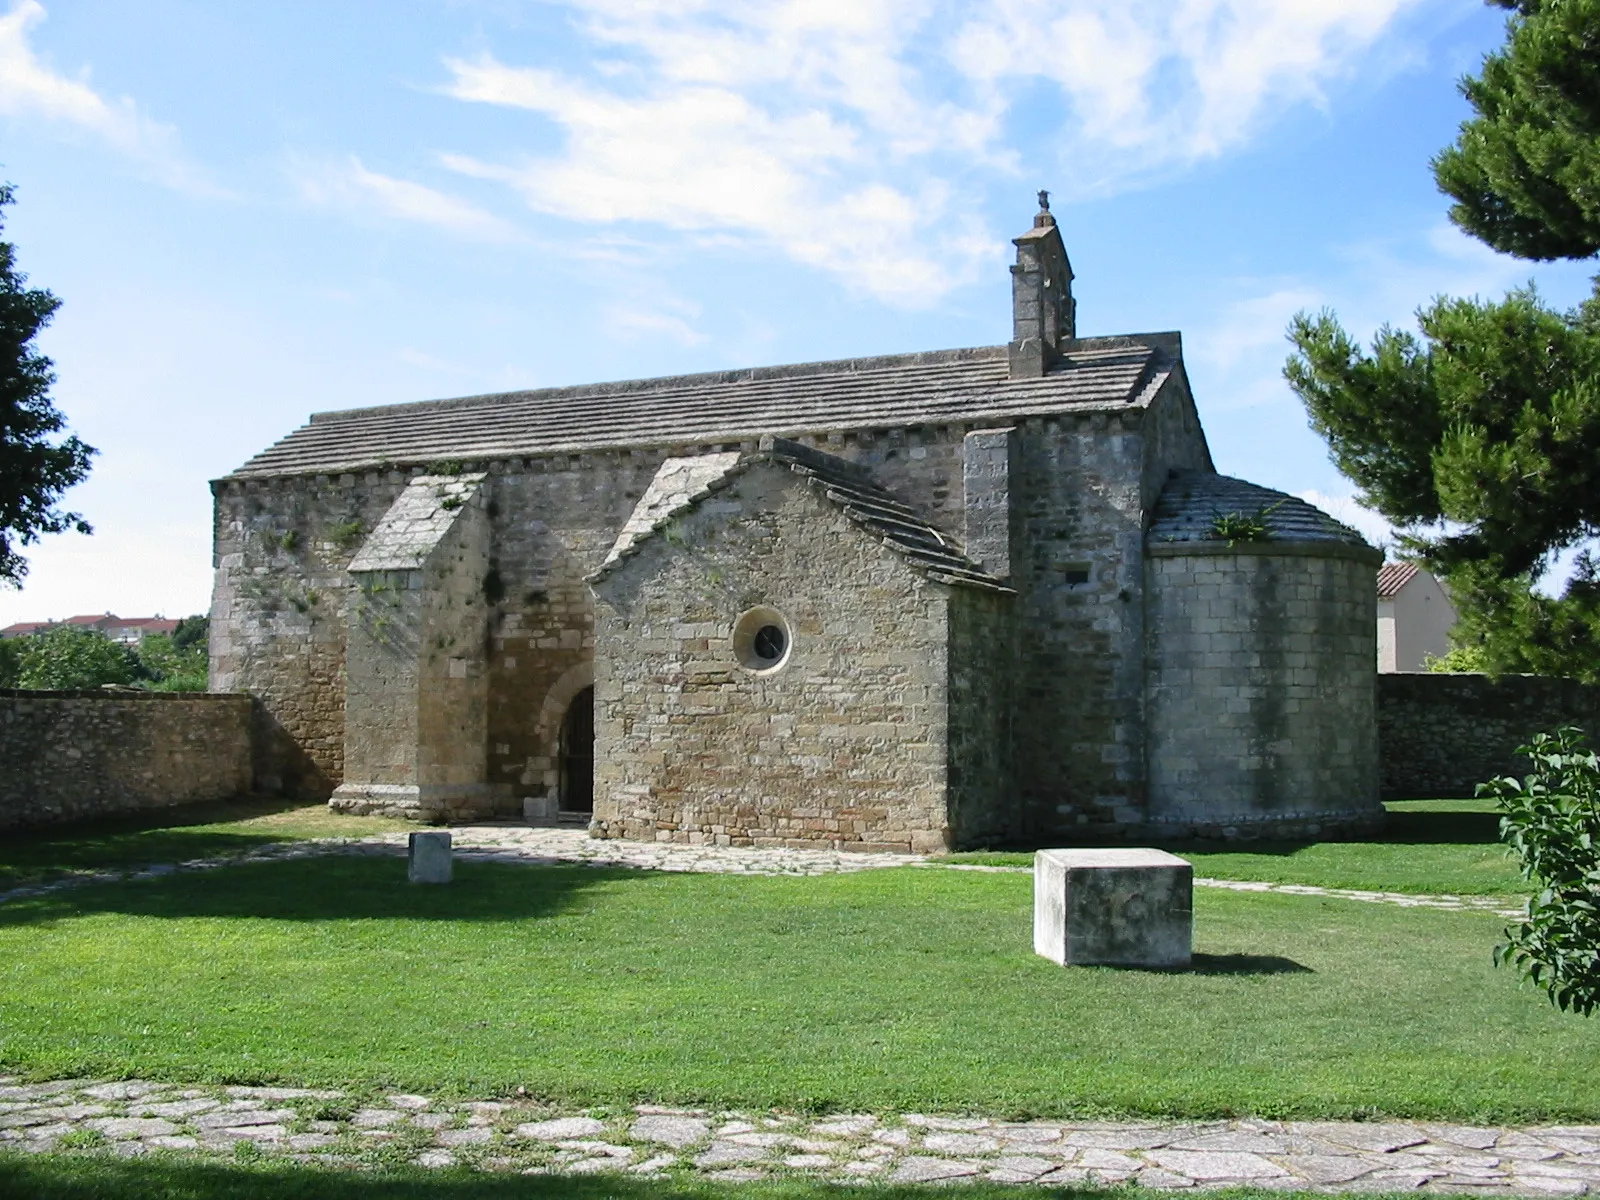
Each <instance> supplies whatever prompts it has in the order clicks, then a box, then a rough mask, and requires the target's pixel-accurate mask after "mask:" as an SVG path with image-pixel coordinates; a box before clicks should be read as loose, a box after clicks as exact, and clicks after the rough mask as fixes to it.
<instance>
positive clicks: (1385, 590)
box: [1378, 562, 1418, 600]
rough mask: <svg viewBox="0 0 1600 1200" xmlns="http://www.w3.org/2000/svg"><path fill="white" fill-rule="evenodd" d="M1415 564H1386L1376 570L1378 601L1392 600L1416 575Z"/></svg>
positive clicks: (1416, 568)
mask: <svg viewBox="0 0 1600 1200" xmlns="http://www.w3.org/2000/svg"><path fill="white" fill-rule="evenodd" d="M1417 570H1418V567H1417V564H1416V563H1408V562H1386V563H1384V564H1383V566H1381V567H1379V568H1378V599H1379V600H1393V599H1394V598H1395V597H1396V596H1398V595H1399V594H1400V589H1401V588H1403V587H1405V585H1406V584H1408V583H1410V582H1411V580H1412V579H1413V578H1415V576H1416V574H1417Z"/></svg>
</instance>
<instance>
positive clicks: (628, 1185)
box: [0, 1154, 1112, 1200]
mask: <svg viewBox="0 0 1600 1200" xmlns="http://www.w3.org/2000/svg"><path fill="white" fill-rule="evenodd" d="M864 1191H865V1192H866V1193H867V1194H869V1195H871V1196H874V1197H878V1198H880V1200H914V1198H915V1200H924V1198H925V1197H926V1196H927V1195H928V1191H927V1189H926V1188H925V1187H915V1186H911V1187H892V1186H890V1187H873V1188H862V1187H861V1186H859V1185H852V1186H845V1185H840V1184H829V1183H825V1182H823V1181H821V1180H802V1179H796V1180H784V1181H778V1182H768V1183H740V1184H729V1183H718V1182H714V1181H711V1180H700V1179H673V1178H667V1179H637V1178H629V1177H627V1176H616V1175H610V1176H604V1177H598V1176H582V1175H510V1176H505V1175H500V1176H496V1175H484V1174H481V1173H478V1174H473V1173H468V1172H466V1171H460V1170H448V1171H422V1170H414V1171H404V1172H393V1173H382V1174H368V1173H364V1172H363V1173H356V1172H349V1171H338V1172H335V1171H330V1170H328V1169H326V1168H323V1169H317V1168H313V1167H299V1166H279V1165H275V1164H274V1165H270V1166H267V1165H262V1166H255V1167H251V1166H234V1165H229V1164H225V1163H217V1162H204V1161H193V1160H189V1161H186V1160H183V1159H179V1158H164V1157H163V1158H158V1159H149V1158H146V1159H141V1160H136V1161H128V1160H119V1159H112V1158H109V1157H103V1156H100V1155H77V1154H75V1155H62V1154H57V1155H49V1156H43V1155H41V1156H39V1157H37V1158H22V1157H20V1156H17V1157H10V1156H5V1155H0V1195H4V1196H16V1197H19V1198H20V1197H24V1196H26V1197H30V1198H32V1197H38V1198H39V1200H136V1198H137V1200H510V1198H511V1197H534V1198H538V1197H558V1196H559V1197H563V1198H564V1200H665V1198H669V1197H674V1198H675V1197H694V1198H697V1197H705V1198H706V1200H713V1198H717V1200H733V1198H734V1197H739V1198H740V1200H746V1198H749V1200H754V1198H755V1197H774V1198H785V1200H787V1198H789V1197H793V1198H795V1200H799V1198H801V1197H814V1196H846V1195H849V1196H857V1195H860V1194H862V1193H863V1192H864ZM1111 1194H1112V1193H1111V1192H1110V1191H1109V1190H1108V1189H1105V1188H1081V1189H1076V1188H1075V1189H1064V1188H1029V1187H1021V1188H1019V1187H1017V1186H1016V1185H1014V1184H984V1183H971V1184H967V1186H965V1187H963V1188H962V1189H961V1195H962V1196H963V1197H965V1198H967V1200H998V1198H999V1197H1002V1196H1004V1197H1008V1198H1010V1200H1017V1198H1018V1197H1034V1198H1038V1197H1045V1196H1055V1197H1065V1196H1103V1197H1105V1196H1110V1195H1111Z"/></svg>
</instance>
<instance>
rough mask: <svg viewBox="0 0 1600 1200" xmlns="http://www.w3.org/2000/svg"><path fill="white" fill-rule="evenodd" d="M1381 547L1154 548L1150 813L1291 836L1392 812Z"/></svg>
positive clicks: (1183, 826)
mask: <svg viewBox="0 0 1600 1200" xmlns="http://www.w3.org/2000/svg"><path fill="white" fill-rule="evenodd" d="M1296 545H1298V546H1300V547H1304V548H1305V549H1304V550H1303V551H1302V550H1297V549H1296V548H1295V547H1296ZM1378 557H1379V556H1378V554H1377V552H1376V551H1373V550H1370V549H1369V548H1365V547H1352V546H1348V545H1345V544H1343V543H1298V544H1294V543H1280V544H1275V543H1259V544H1252V543H1240V544H1238V545H1236V546H1233V547H1228V546H1227V545H1226V544H1225V543H1221V542H1217V543H1212V544H1195V543H1184V544H1181V545H1178V544H1175V545H1173V546H1170V547H1167V546H1160V545H1157V546H1152V547H1151V548H1150V558H1149V565H1148V573H1147V578H1148V581H1149V614H1150V615H1149V623H1150V627H1149V646H1150V674H1149V680H1150V683H1149V688H1150V691H1149V730H1150V733H1149V738H1150V740H1149V751H1148V753H1149V770H1150V776H1149V778H1150V810H1149V824H1150V826H1152V827H1153V828H1154V829H1156V830H1159V831H1161V832H1163V833H1164V834H1166V835H1168V836H1182V835H1183V834H1185V833H1195V834H1200V835H1205V836H1216V835H1222V836H1229V837H1232V836H1269V835H1283V836H1290V835H1315V834H1317V833H1320V832H1325V831H1327V830H1329V829H1332V828H1350V827H1355V826H1361V825H1366V824H1375V823H1376V822H1377V821H1378V820H1379V819H1380V818H1381V813H1382V810H1381V808H1380V807H1379V804H1378V747H1377V721H1376V713H1375V705H1376V685H1375V679H1376V671H1375V665H1376V655H1377V624H1376V605H1377V599H1376V585H1375V581H1374V573H1375V570H1376V566H1377V560H1378Z"/></svg>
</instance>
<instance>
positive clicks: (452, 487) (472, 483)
mask: <svg viewBox="0 0 1600 1200" xmlns="http://www.w3.org/2000/svg"><path fill="white" fill-rule="evenodd" d="M483 480H484V476H483V475H482V474H477V473H474V474H468V475H417V476H415V477H413V478H412V480H411V482H410V483H408V484H406V487H405V490H404V491H402V492H401V493H400V494H399V495H398V496H396V497H395V501H394V503H393V504H391V505H390V506H389V511H388V512H386V513H384V514H383V520H381V521H379V522H378V527H377V528H376V529H374V530H373V531H372V533H371V534H369V535H368V537H367V540H366V541H364V542H362V543H361V549H360V550H358V551H356V556H355V557H354V558H353V559H351V560H350V566H349V567H348V568H347V569H348V570H351V571H418V570H421V569H422V566H423V564H424V563H426V562H427V561H428V555H430V554H432V553H433V550H434V547H435V546H437V545H438V544H439V541H440V539H441V538H443V537H444V535H445V534H447V533H449V532H450V527H451V526H452V525H454V524H455V523H456V518H457V517H459V516H460V515H461V510H462V509H463V508H465V507H466V506H467V502H468V501H470V500H471V499H472V498H473V496H474V495H476V493H477V491H478V488H479V487H480V486H481V485H482V484H483Z"/></svg>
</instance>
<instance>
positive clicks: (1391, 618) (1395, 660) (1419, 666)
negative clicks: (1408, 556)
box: [1378, 562, 1456, 674]
mask: <svg viewBox="0 0 1600 1200" xmlns="http://www.w3.org/2000/svg"><path fill="white" fill-rule="evenodd" d="M1455 623H1456V607H1455V605H1454V604H1452V603H1450V595H1449V593H1448V592H1446V591H1445V590H1444V588H1443V587H1442V586H1440V584H1439V581H1438V580H1437V579H1435V578H1434V577H1433V576H1432V575H1430V574H1429V573H1428V572H1426V571H1424V570H1423V569H1422V568H1421V567H1419V566H1417V564H1416V563H1408V562H1386V563H1384V564H1383V566H1382V567H1381V568H1379V570H1378V670H1379V671H1382V672H1386V673H1390V674H1392V673H1394V672H1397V671H1425V670H1427V665H1428V659H1430V658H1443V657H1444V656H1445V655H1446V654H1447V653H1448V652H1449V650H1450V630H1451V629H1453V628H1454V627H1455Z"/></svg>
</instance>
